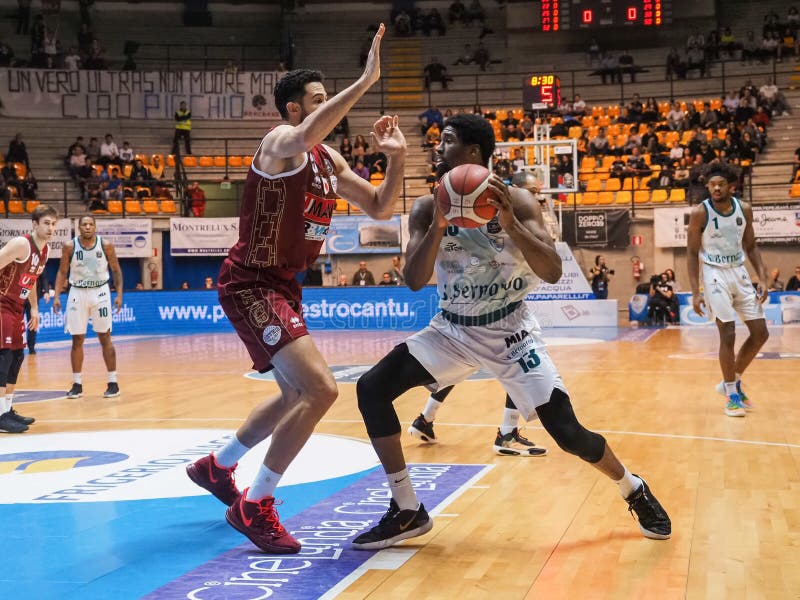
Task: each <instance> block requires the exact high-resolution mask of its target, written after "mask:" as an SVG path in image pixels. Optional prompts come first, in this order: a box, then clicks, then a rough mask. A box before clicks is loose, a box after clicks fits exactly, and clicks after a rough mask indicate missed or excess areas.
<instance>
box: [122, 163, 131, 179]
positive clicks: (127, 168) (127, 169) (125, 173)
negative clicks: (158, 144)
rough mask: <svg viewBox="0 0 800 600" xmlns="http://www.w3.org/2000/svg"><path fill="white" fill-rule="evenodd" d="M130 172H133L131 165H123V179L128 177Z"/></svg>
mask: <svg viewBox="0 0 800 600" xmlns="http://www.w3.org/2000/svg"><path fill="white" fill-rule="evenodd" d="M132 172H133V165H123V167H122V174H123V176H124V178H125V179H127V178H128V177H130V176H131V173H132Z"/></svg>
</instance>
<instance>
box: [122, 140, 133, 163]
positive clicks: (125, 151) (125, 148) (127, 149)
mask: <svg viewBox="0 0 800 600" xmlns="http://www.w3.org/2000/svg"><path fill="white" fill-rule="evenodd" d="M134 156H135V154H134V152H133V148H131V145H130V143H129V142H122V149H121V150H120V151H119V157H120V159H121V160H122V162H124V163H125V164H127V165H130V164H133V158H134Z"/></svg>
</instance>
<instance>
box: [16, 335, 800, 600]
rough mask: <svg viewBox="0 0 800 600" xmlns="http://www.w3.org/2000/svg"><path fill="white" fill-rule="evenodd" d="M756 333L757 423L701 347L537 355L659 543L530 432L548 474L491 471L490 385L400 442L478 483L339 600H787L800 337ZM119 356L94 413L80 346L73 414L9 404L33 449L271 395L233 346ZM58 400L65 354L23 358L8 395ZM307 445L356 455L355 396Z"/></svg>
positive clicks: (183, 343)
mask: <svg viewBox="0 0 800 600" xmlns="http://www.w3.org/2000/svg"><path fill="white" fill-rule="evenodd" d="M771 333H772V336H771V338H770V340H769V342H768V343H767V346H766V347H765V348H764V350H765V353H766V354H765V357H764V358H759V359H757V360H756V361H755V362H754V363H753V365H752V366H751V368H750V370H749V372H748V373H747V376H746V383H747V386H748V390H749V395H750V396H751V398H752V399H753V401H754V403H755V404H756V410H754V411H753V412H751V413H749V414H748V416H747V417H746V418H744V419H734V418H729V417H726V416H725V415H724V414H723V402H724V401H723V399H722V397H720V396H718V395H717V394H716V393H715V392H714V386H715V385H716V383H717V382H718V381H719V380H720V376H719V368H718V364H717V362H716V358H715V352H716V348H717V340H716V332H715V330H713V329H706V328H703V329H696V328H695V329H679V328H674V329H666V330H660V331H658V332H656V333H655V334H654V335H653V336H652V337H650V338H649V339H648V340H646V341H639V342H634V341H604V342H602V343H578V344H573V345H557V346H555V347H551V348H550V352H551V355H552V356H553V358H554V360H555V362H556V364H557V365H558V366H559V369H560V370H561V373H562V376H563V378H564V380H565V383H566V385H567V387H568V389H569V391H570V395H571V397H572V401H573V405H574V407H575V412H576V414H577V415H578V418H579V419H580V420H581V421H582V423H583V424H584V425H585V426H587V427H589V428H591V429H593V430H595V431H598V432H601V433H602V434H603V435H604V436H605V437H606V439H607V440H608V442H609V444H611V446H612V447H613V449H614V451H615V452H616V454H617V455H618V456H619V457H620V459H621V460H622V461H623V462H624V463H625V464H626V465H627V466H628V467H629V468H630V470H631V471H632V472H634V473H638V474H641V475H642V476H644V477H645V478H646V479H647V481H648V483H649V484H650V486H651V488H652V490H653V492H654V494H655V495H656V496H657V497H658V498H659V499H660V500H661V502H662V504H663V505H664V507H665V508H666V510H667V511H668V513H669V514H670V517H671V519H672V524H673V536H672V539H670V540H668V541H652V540H648V539H645V538H643V537H642V536H641V535H640V533H639V530H638V528H637V526H636V523H635V521H634V519H633V518H632V517H631V515H629V514H628V512H627V506H626V504H625V503H624V501H623V500H622V499H621V498H620V497H619V494H618V492H617V490H616V486H615V485H613V483H611V482H609V481H607V480H606V479H605V478H604V477H603V476H602V475H600V474H599V473H598V472H596V471H595V470H594V469H592V468H591V467H590V466H588V465H586V464H585V463H583V462H581V461H580V460H578V459H576V458H574V457H572V456H569V455H567V454H565V453H563V452H562V451H561V450H559V449H558V447H557V446H556V445H555V444H554V443H553V441H552V440H551V439H550V438H549V437H548V435H547V434H546V433H545V432H544V431H543V430H542V429H541V427H540V426H538V425H537V423H536V422H533V423H531V424H529V425H528V426H526V428H525V430H524V433H525V434H526V435H527V436H528V437H529V438H531V439H533V440H534V441H536V442H537V443H538V444H540V445H542V446H546V447H547V448H548V449H549V451H550V453H549V455H548V456H547V457H544V458H530V459H522V458H514V457H499V456H496V455H494V454H493V453H492V442H493V440H494V436H495V431H496V427H497V425H498V423H499V421H500V418H501V415H502V407H503V392H502V391H501V388H500V386H499V384H498V383H497V382H495V381H491V380H483V381H468V382H465V383H463V384H461V385H459V386H457V387H456V389H455V391H454V392H453V394H451V396H450V397H449V398H448V400H447V402H446V403H445V406H444V407H443V408H442V409H441V411H440V413H439V416H438V418H437V420H436V430H437V434H438V435H439V437H440V438H441V440H442V441H441V443H439V444H437V445H435V446H422V445H419V444H418V443H416V442H415V441H414V440H413V439H411V438H410V437H408V436H404V438H403V439H404V446H405V451H406V457H407V460H408V462H410V463H414V462H417V463H429V462H435V463H456V464H457V463H468V464H487V465H492V466H493V468H492V469H491V470H490V471H489V472H488V473H487V474H486V475H485V476H484V477H483V478H482V479H480V480H479V481H477V482H476V483H475V485H473V486H472V487H470V488H469V489H468V490H467V491H466V492H465V493H463V494H462V495H460V496H459V497H458V498H457V499H456V500H455V501H454V502H453V503H452V504H451V505H450V506H448V507H447V509H446V511H445V513H446V514H442V515H440V516H438V517H436V519H435V524H434V529H433V531H432V532H431V533H429V534H427V535H426V536H424V537H422V538H418V539H417V540H412V541H411V543H406V544H405V547H406V548H413V549H416V552H415V553H414V554H413V556H411V557H410V558H409V559H408V560H407V561H406V562H405V563H404V564H402V565H401V566H399V568H396V569H392V570H384V569H376V570H370V571H368V572H367V573H366V574H364V575H363V576H361V577H360V578H359V579H358V580H356V581H354V582H353V583H352V584H351V585H349V586H348V587H347V588H346V589H345V590H344V591H343V592H342V593H341V594H340V597H341V598H352V599H356V598H376V599H382V598H442V599H451V598H461V599H464V598H490V597H491V598H494V597H497V598H537V599H538V598H542V599H552V598H565V599H576V598H692V599H705V598H711V599H729V598H775V599H783V598H800V411H798V400H800V328H798V327H793V326H784V327H783V328H775V329H774V330H773V331H772V332H771ZM738 334H739V336H740V338H741V336H742V335H743V332H742V331H739V332H738ZM549 335H558V334H557V333H552V332H549V333H548V336H549ZM587 335H589V336H591V333H589V334H587ZM403 337H405V334H403V333H392V332H390V333H386V332H335V333H327V332H318V333H315V334H314V339H315V340H316V341H317V343H318V344H319V346H320V347H321V348H322V350H323V353H324V355H325V356H326V358H327V359H328V360H329V361H330V362H331V363H332V364H340V365H348V364H372V363H373V362H375V361H376V360H377V359H378V358H380V357H381V356H382V355H383V354H384V353H386V352H387V351H388V350H389V349H390V348H391V347H392V346H393V345H394V344H395V343H397V342H398V341H399V340H401V339H403ZM739 342H741V339H740V340H739ZM117 356H118V365H119V366H118V371H119V374H120V386H121V389H122V394H123V395H122V397H121V398H119V399H116V400H103V399H102V398H101V395H102V391H103V389H104V387H105V373H104V367H103V366H102V361H101V359H100V348H99V346H97V345H87V347H86V365H87V366H86V368H85V370H84V390H85V392H84V398H82V399H79V400H66V399H64V400H59V401H53V402H41V403H31V404H25V405H21V406H20V407H19V409H20V412H23V410H22V407H24V412H25V413H29V414H31V415H32V416H35V417H36V418H37V419H38V423H37V424H36V425H34V429H33V430H32V432H31V433H48V432H64V431H69V432H76V431H95V430H113V429H145V428H148V429H149V428H173V427H174V428H187V427H215V428H230V429H234V428H235V427H236V426H237V425H238V423H239V422H240V421H241V419H242V418H244V417H245V416H246V415H247V413H248V411H249V409H250V408H251V407H252V406H254V405H255V404H256V403H258V402H259V401H260V399H262V398H263V397H264V396H265V395H266V394H267V393H270V392H272V391H273V390H274V389H276V388H275V386H274V384H272V383H265V382H263V381H253V380H250V379H246V378H244V377H243V376H242V374H243V372H244V371H245V370H246V369H247V367H248V366H249V363H248V359H247V356H246V354H245V351H244V349H243V347H242V345H241V344H240V343H239V341H238V340H237V339H236V337H235V336H234V335H233V334H230V335H227V334H216V335H193V336H180V337H174V336H165V337H162V338H155V339H153V338H150V339H142V340H138V341H120V343H118V344H117ZM69 385H70V367H69V350H68V348H67V347H66V346H65V347H63V348H58V349H45V350H42V351H40V352H39V353H38V354H37V355H36V356H32V357H30V358H28V359H26V362H25V365H24V368H23V372H22V374H21V379H20V387H21V388H26V389H37V388H42V389H54V388H55V389H59V388H63V389H65V390H66V389H67V388H68V387H69ZM426 397H427V392H426V391H425V390H422V389H417V390H413V391H411V392H409V393H408V394H406V395H405V396H403V397H402V398H401V399H399V400H398V401H397V408H398V412H399V414H400V418H401V420H402V422H403V425H404V427H405V426H407V425H408V424H409V423H410V421H411V420H413V418H414V417H415V416H416V415H417V414H418V413H419V412H420V409H421V408H422V406H423V405H424V401H425V399H426ZM317 431H318V432H320V433H327V434H335V435H341V436H348V437H355V438H359V439H366V433H365V429H364V426H363V423H362V421H361V419H360V415H359V413H358V409H357V406H356V400H355V386H354V385H353V384H341V385H340V396H339V400H338V401H337V403H336V404H335V406H334V407H333V408H332V410H331V411H330V412H329V413H328V415H327V416H326V418H325V419H324V420H323V421H322V422H321V423H320V424H319V426H318V428H317ZM25 435H28V434H25Z"/></svg>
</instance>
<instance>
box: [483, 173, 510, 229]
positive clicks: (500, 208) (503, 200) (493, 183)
mask: <svg viewBox="0 0 800 600" xmlns="http://www.w3.org/2000/svg"><path fill="white" fill-rule="evenodd" d="M489 188H490V189H491V190H492V191H493V192H494V197H493V198H492V197H488V198H487V199H486V201H487V202H488V203H489V204H491V205H492V206H494V207H495V208H496V209H497V223H498V224H499V225H500V227H502V228H503V229H508V228H510V227H511V225H513V224H514V220H515V219H516V217H515V216H514V207H513V206H512V204H511V191H510V190H509V189H508V186H507V185H506V184H505V182H504V181H503V180H502V179H500V178H499V177H498V176H497V175H495V174H494V173H493V174H492V176H491V177H490V178H489Z"/></svg>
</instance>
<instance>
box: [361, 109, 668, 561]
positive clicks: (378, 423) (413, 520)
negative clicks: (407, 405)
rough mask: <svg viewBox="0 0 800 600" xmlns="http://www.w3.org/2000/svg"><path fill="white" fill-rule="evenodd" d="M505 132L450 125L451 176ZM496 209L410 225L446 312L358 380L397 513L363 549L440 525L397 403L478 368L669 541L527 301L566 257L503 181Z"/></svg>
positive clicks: (421, 208) (644, 526)
mask: <svg viewBox="0 0 800 600" xmlns="http://www.w3.org/2000/svg"><path fill="white" fill-rule="evenodd" d="M493 152H494V132H493V131H492V127H491V125H489V123H488V122H487V121H486V120H485V119H484V118H483V117H482V116H480V115H468V114H461V115H455V116H453V117H451V118H450V119H448V120H447V122H446V123H445V127H444V129H443V130H442V136H441V142H440V144H439V146H438V147H437V153H438V155H439V157H440V160H441V163H440V167H441V169H440V174H443V173H444V172H446V171H447V170H448V169H450V168H453V167H456V166H459V165H463V164H476V165H486V164H487V163H488V161H489V158H490V157H491V156H492V153H493ZM489 186H490V187H491V189H492V190H493V191H494V192H495V194H496V199H492V200H489V202H491V203H492V205H493V206H495V207H496V208H497V209H498V211H497V216H496V217H495V218H494V219H492V221H490V222H489V223H487V224H486V225H483V226H481V227H479V228H475V229H464V228H460V227H455V226H453V225H450V224H449V223H448V222H447V220H446V219H445V218H444V216H443V215H442V213H441V211H440V210H439V209H438V208H437V205H436V202H435V201H434V198H433V196H432V195H427V196H423V197H421V198H418V199H417V200H416V201H415V202H414V205H413V207H412V211H411V215H410V217H409V234H410V237H409V242H408V249H407V259H406V266H405V269H404V274H405V279H406V283H407V285H408V287H410V288H411V289H412V290H419V289H420V288H422V287H423V286H424V285H425V284H427V283H428V281H429V280H430V278H431V275H433V272H434V270H435V271H436V276H437V288H438V292H439V307H440V309H441V312H439V313H438V314H437V315H436V316H435V317H434V318H433V319H432V320H431V322H430V324H429V325H428V326H427V327H426V328H425V329H423V330H422V331H420V332H417V333H415V334H414V335H412V336H411V337H409V338H408V339H406V341H405V342H403V343H402V344H399V345H398V346H396V347H395V348H394V349H393V350H392V351H391V352H390V353H389V354H387V355H386V356H385V357H384V358H383V359H381V360H380V362H378V364H377V365H375V366H374V367H373V368H372V369H370V370H369V371H368V372H367V373H365V374H364V375H363V376H362V377H361V378H360V379H359V381H358V384H357V386H356V391H357V395H358V407H359V410H360V411H361V415H362V417H363V418H364V423H365V425H366V427H367V433H368V434H369V437H370V441H371V442H372V445H373V447H374V448H375V452H376V453H377V455H378V458H379V459H380V461H381V464H382V466H383V469H384V471H385V472H386V475H387V479H388V483H389V490H390V492H391V495H392V498H391V500H390V502H389V509H388V511H387V512H386V514H385V515H384V517H383V518H382V519H381V520H380V522H379V523H378V524H377V525H376V526H375V527H373V528H372V529H371V530H369V531H367V532H365V533H362V534H361V535H359V536H358V537H357V538H356V539H355V540H353V547H354V548H357V549H363V550H376V549H380V548H385V547H387V546H391V545H392V544H394V543H396V542H398V541H400V540H404V539H407V538H411V537H416V536H419V535H423V534H424V533H426V532H427V531H430V529H431V528H432V527H433V522H432V520H431V518H430V516H429V515H428V513H427V512H426V510H425V507H424V506H423V505H422V504H420V503H419V501H418V500H417V496H416V493H415V491H414V488H413V487H412V482H411V479H410V477H409V473H408V469H407V468H406V463H405V457H404V456H403V448H402V445H401V443H400V432H401V428H400V421H399V419H398V416H397V412H396V411H395V408H394V405H393V402H394V400H395V399H397V398H398V397H400V396H401V395H402V394H403V393H405V392H406V391H408V390H410V389H411V388H414V387H417V386H426V387H428V388H429V389H431V390H437V389H442V388H444V387H447V386H449V385H454V384H456V383H458V382H460V381H463V380H464V379H466V378H467V377H468V376H469V375H471V374H472V373H474V372H475V371H477V370H478V369H485V370H487V371H489V372H491V373H492V374H493V375H494V376H495V377H496V378H497V380H498V381H499V382H500V383H501V384H502V385H503V387H504V388H505V391H506V393H507V394H508V395H509V396H511V398H513V400H514V404H515V405H516V407H517V408H518V409H519V411H520V414H521V415H522V417H523V418H525V419H526V420H531V419H532V418H534V417H535V416H538V418H539V420H540V421H541V423H542V426H543V427H544V428H545V430H546V431H547V432H548V433H549V434H550V435H551V436H552V437H553V439H555V441H556V443H558V445H559V447H560V448H561V449H562V450H564V451H566V452H568V453H570V454H574V455H576V456H578V457H579V458H581V459H583V460H584V461H586V462H588V463H590V464H592V465H593V466H594V467H595V468H597V469H598V470H599V471H600V472H602V473H603V474H604V475H606V476H607V477H608V478H610V479H612V480H613V481H614V482H616V483H617V485H618V486H619V491H620V494H621V495H622V497H623V498H625V500H626V501H627V503H628V506H629V509H630V510H631V511H633V512H635V513H636V515H637V517H638V519H639V529H640V530H641V532H642V534H643V535H644V536H645V537H648V538H651V539H667V538H669V537H670V535H671V532H672V525H671V523H670V520H669V517H668V516H667V513H666V511H664V509H663V507H662V506H661V504H660V503H659V502H658V500H657V499H656V498H655V497H654V496H653V494H652V493H651V492H650V488H649V487H648V486H647V484H646V483H645V482H644V480H643V479H641V478H640V477H638V476H637V475H634V474H632V473H630V472H629V471H628V470H627V469H626V468H625V466H624V465H623V464H622V463H621V462H620V461H619V459H617V457H616V456H615V455H614V453H613V452H612V450H611V447H610V446H609V445H608V444H607V443H606V440H605V438H603V436H601V435H599V434H597V433H594V432H592V431H589V430H587V429H586V428H584V427H583V426H582V425H581V424H580V423H579V422H578V420H577V418H576V417H575V413H574V412H573V410H572V404H571V402H570V398H569V395H568V393H567V389H566V386H565V385H564V382H563V381H562V380H561V376H560V375H559V373H558V371H557V369H556V367H555V364H554V363H553V361H552V359H551V358H550V356H549V354H548V353H547V348H546V346H545V344H544V340H543V338H542V332H541V328H540V327H539V323H538V322H537V320H536V317H535V315H534V314H533V311H532V310H531V309H530V308H529V307H528V306H527V305H526V304H525V302H524V298H525V296H526V295H527V294H528V292H529V291H530V290H531V289H533V287H534V286H535V285H537V283H538V278H539V277H541V278H542V279H543V280H545V281H547V282H548V283H555V282H556V281H558V280H559V278H560V277H561V268H562V267H561V258H560V257H559V255H558V253H557V252H556V250H555V244H554V243H553V240H552V238H551V237H550V235H549V233H548V232H547V231H546V228H545V226H544V219H543V218H542V214H541V209H540V207H539V204H538V202H537V201H536V199H535V198H534V197H533V195H532V194H531V193H530V192H529V191H527V190H524V189H521V188H509V187H508V186H506V185H505V184H504V183H503V182H502V180H500V179H499V178H498V177H496V176H494V175H493V176H492V177H491V178H490V180H489Z"/></svg>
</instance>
